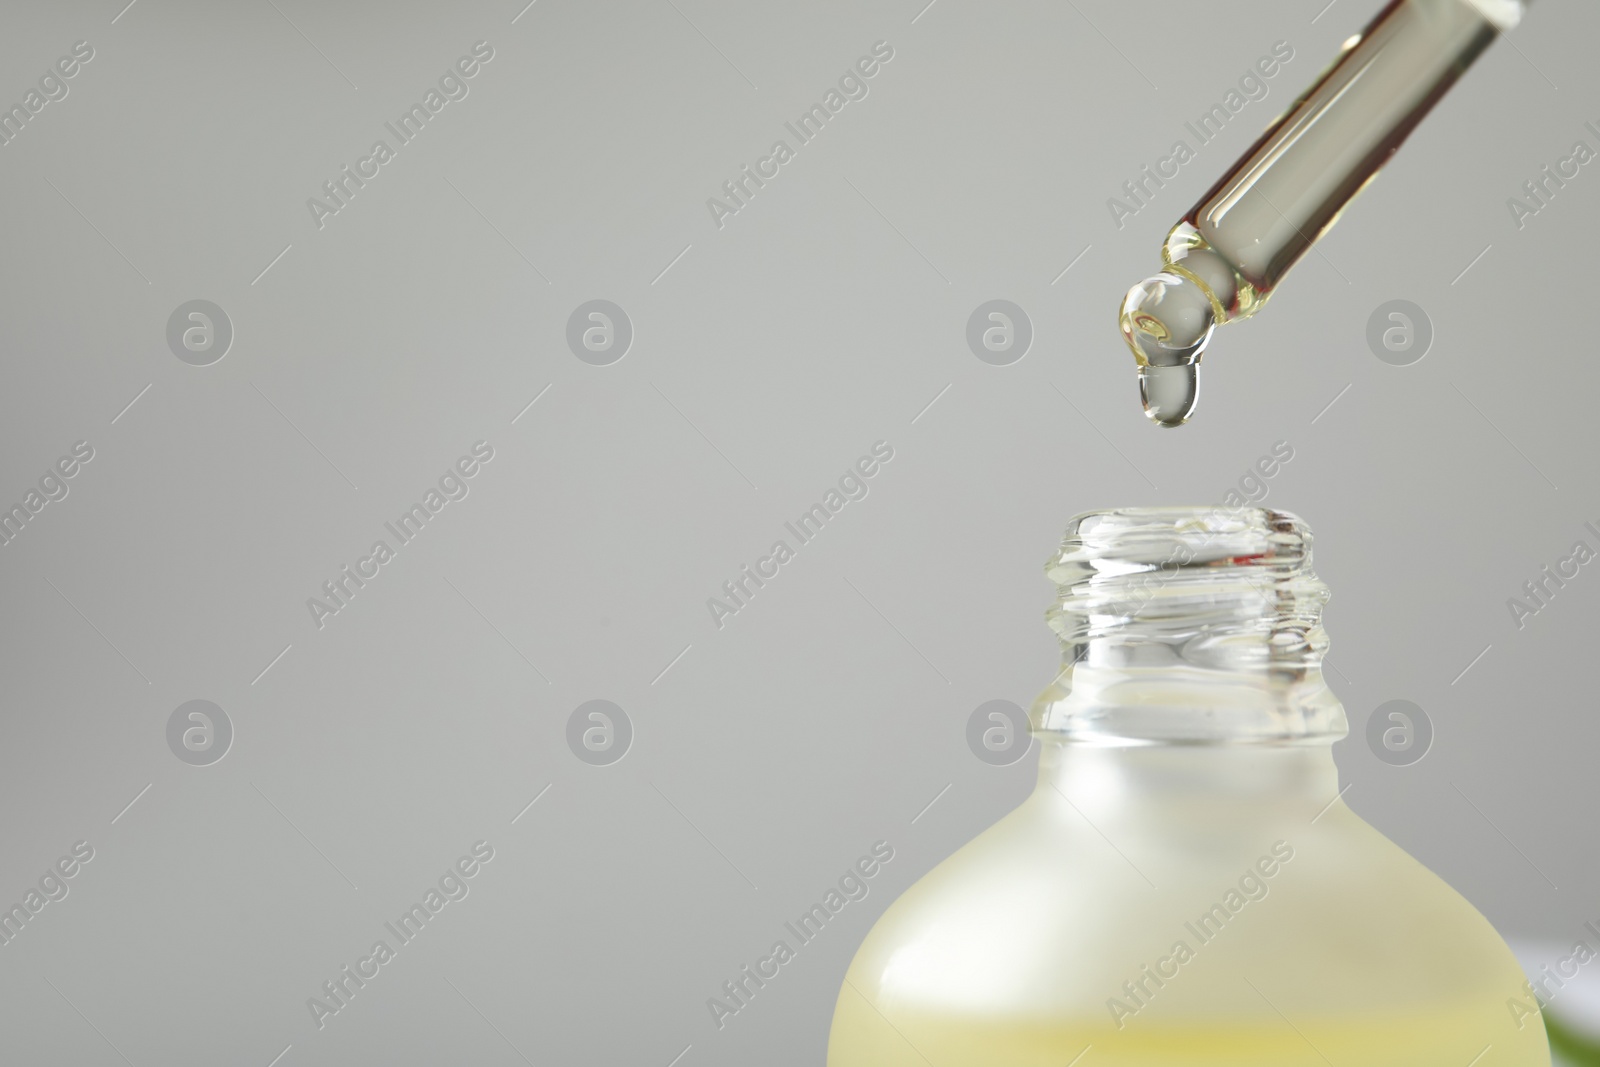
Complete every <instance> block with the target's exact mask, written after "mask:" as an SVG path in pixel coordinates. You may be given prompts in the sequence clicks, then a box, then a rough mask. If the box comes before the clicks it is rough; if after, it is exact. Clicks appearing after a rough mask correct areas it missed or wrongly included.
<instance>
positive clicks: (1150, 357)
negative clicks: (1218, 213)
mask: <svg viewBox="0 0 1600 1067" xmlns="http://www.w3.org/2000/svg"><path fill="white" fill-rule="evenodd" d="M1120 321H1121V325H1122V336H1123V339H1124V340H1126V341H1127V342H1128V347H1129V348H1130V349H1131V350H1132V351H1133V355H1134V358H1135V359H1136V360H1138V362H1139V397H1140V399H1141V400H1143V401H1144V413H1145V415H1147V416H1148V417H1149V418H1150V420H1151V421H1152V422H1155V423H1157V424H1159V425H1161V426H1182V425H1183V424H1184V423H1185V422H1187V421H1189V416H1190V415H1192V414H1194V408H1195V402H1196V401H1197V400H1198V399H1199V395H1200V367H1199V364H1200V357H1201V356H1203V355H1205V351H1206V345H1207V343H1209V342H1210V340H1211V335H1212V333H1213V332H1214V331H1215V330H1216V328H1217V317H1216V310H1215V306H1214V305H1213V303H1212V300H1211V295H1210V294H1209V293H1207V292H1206V291H1205V289H1204V288H1202V287H1201V286H1200V285H1198V284H1196V282H1195V281H1194V279H1192V278H1190V277H1188V276H1187V275H1183V274H1179V273H1177V272H1176V271H1162V272H1161V273H1160V274H1157V275H1156V276H1155V277H1153V278H1146V279H1145V280H1144V281H1142V282H1140V283H1139V284H1138V285H1136V286H1134V287H1133V288H1132V289H1130V290H1128V295H1127V298H1126V299H1124V300H1123V302H1122V314H1121V316H1120Z"/></svg>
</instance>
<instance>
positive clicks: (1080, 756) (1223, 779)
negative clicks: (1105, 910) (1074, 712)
mask: <svg viewBox="0 0 1600 1067" xmlns="http://www.w3.org/2000/svg"><path fill="white" fill-rule="evenodd" d="M1039 741H1040V755H1039V778H1038V786H1037V792H1038V793H1040V794H1041V795H1043V798H1044V800H1045V801H1046V802H1049V803H1052V804H1054V803H1057V798H1058V797H1059V798H1064V799H1066V800H1067V801H1069V802H1071V803H1072V804H1073V805H1074V806H1076V807H1077V808H1078V809H1079V811H1080V812H1081V813H1082V814H1084V815H1086V816H1088V817H1089V818H1090V819H1091V820H1092V821H1093V822H1094V823H1095V824H1096V825H1099V826H1101V828H1102V829H1104V830H1106V832H1110V826H1109V825H1108V823H1109V822H1113V821H1128V822H1130V823H1138V822H1140V821H1141V820H1142V819H1143V818H1144V816H1145V814H1147V813H1149V812H1159V813H1161V817H1162V819H1163V820H1168V819H1174V818H1176V819H1177V820H1179V821H1180V822H1181V821H1182V820H1184V819H1187V818H1192V819H1194V820H1195V821H1196V822H1197V823H1198V824H1210V825H1212V826H1233V827H1237V826H1240V825H1248V824H1253V823H1257V822H1270V823H1273V824H1275V825H1276V824H1282V825H1286V826H1308V825H1310V824H1311V823H1312V822H1313V821H1314V820H1316V819H1318V818H1319V817H1320V816H1321V815H1322V814H1323V813H1324V812H1325V811H1326V809H1327V808H1328V807H1329V806H1330V804H1331V803H1332V801H1333V800H1334V798H1335V797H1336V796H1338V793H1339V772H1338V768H1337V767H1336V766H1335V765H1334V761H1333V750H1332V748H1331V747H1330V746H1264V745H1253V746H1243V745H1241V746H1227V745H1215V746H1192V745H1190V746H1175V745H1147V746H1141V747H1126V746H1124V747H1108V746H1102V745H1089V744H1082V743H1079V742H1075V741H1072V740H1069V739H1066V738H1062V737H1060V736H1056V735H1048V734H1047V735H1041V736H1040V738H1039ZM1263 832H1265V831H1263Z"/></svg>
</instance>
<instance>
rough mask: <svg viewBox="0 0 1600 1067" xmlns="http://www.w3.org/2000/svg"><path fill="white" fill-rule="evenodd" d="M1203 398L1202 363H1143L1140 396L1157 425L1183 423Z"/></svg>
mask: <svg viewBox="0 0 1600 1067" xmlns="http://www.w3.org/2000/svg"><path fill="white" fill-rule="evenodd" d="M1199 398H1200V367H1199V365H1198V364H1194V363H1184V364H1180V365H1178V366H1176V367H1140V368H1139V399H1140V400H1141V401H1142V402H1143V403H1144V413H1145V417H1146V418H1148V419H1149V420H1150V421H1151V422H1153V423H1155V424H1156V425H1158V426H1167V427H1172V426H1182V425H1183V424H1184V423H1186V422H1188V421H1189V416H1190V415H1193V414H1194V408H1195V402H1196V401H1197V400H1199Z"/></svg>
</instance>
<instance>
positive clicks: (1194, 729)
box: [1033, 507, 1347, 744]
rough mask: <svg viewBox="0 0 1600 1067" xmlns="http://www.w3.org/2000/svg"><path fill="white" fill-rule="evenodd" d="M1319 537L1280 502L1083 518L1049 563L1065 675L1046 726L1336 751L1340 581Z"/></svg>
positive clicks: (1340, 726) (1038, 712) (1097, 734)
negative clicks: (1321, 559)
mask: <svg viewBox="0 0 1600 1067" xmlns="http://www.w3.org/2000/svg"><path fill="white" fill-rule="evenodd" d="M1311 541H1312V537H1311V530H1310V528H1309V527H1308V526H1307V525H1306V524H1305V522H1304V521H1302V520H1301V519H1300V518H1298V517H1297V516H1295V515H1292V514H1290V513H1288V512H1284V511H1274V510H1270V509H1267V508H1228V507H1174V508H1127V509H1119V510H1115V511H1099V512H1089V513H1086V514H1083V515H1079V516H1077V517H1076V518H1074V519H1073V520H1072V521H1071V523H1069V524H1068V527H1067V531H1066V535H1065V537H1064V538H1063V539H1062V542H1061V547H1060V549H1059V550H1058V551H1057V552H1056V553H1055V555H1053V556H1052V557H1051V558H1050V560H1049V563H1048V564H1047V566H1046V574H1047V575H1048V576H1049V577H1050V579H1051V580H1052V581H1053V582H1055V583H1056V588H1057V597H1056V601H1055V604H1054V606H1053V607H1052V608H1051V609H1050V611H1049V613H1048V615H1047V619H1048V621H1049V624H1050V628H1051V629H1052V630H1054V631H1055V632H1056V634H1057V636H1058V637H1059V638H1060V639H1061V648H1062V671H1061V674H1060V675H1059V676H1058V677H1057V680H1056V681H1055V682H1054V683H1052V684H1051V686H1050V687H1049V688H1047V689H1046V690H1045V692H1044V693H1043V694H1041V696H1040V698H1039V700H1038V702H1037V703H1036V704H1035V706H1034V718H1033V721H1034V726H1035V729H1036V731H1040V732H1051V733H1057V734H1064V735H1067V736H1069V737H1071V738H1073V739H1076V740H1083V741H1093V742H1098V743H1105V744H1153V743H1208V742H1215V743H1225V742H1246V743H1250V742H1276V743H1316V742H1321V743H1331V742H1332V741H1333V740H1336V739H1337V738H1340V737H1343V736H1344V735H1345V733H1346V732H1347V726H1346V723H1345V717H1344V711H1343V709H1342V708H1341V707H1340V706H1339V703H1338V701H1337V699H1336V698H1335V697H1334V696H1333V694H1332V693H1331V692H1329V690H1328V689H1327V686H1326V684H1325V683H1324V681H1323V678H1322V657H1323V654H1324V653H1325V652H1326V651H1327V647H1328V637H1327V634H1326V632H1325V631H1324V630H1323V629H1322V607H1323V605H1324V604H1326V603H1327V600H1328V587H1327V586H1326V585H1324V584H1323V583H1322V581H1321V580H1320V579H1319V578H1318V577H1317V576H1316V573H1315V572H1314V571H1313V570H1312V567H1311Z"/></svg>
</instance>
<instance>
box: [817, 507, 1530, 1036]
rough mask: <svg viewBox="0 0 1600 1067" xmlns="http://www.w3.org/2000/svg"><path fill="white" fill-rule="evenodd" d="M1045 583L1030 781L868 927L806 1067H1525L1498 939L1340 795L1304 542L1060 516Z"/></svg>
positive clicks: (1235, 528) (1512, 977) (1339, 717)
mask: <svg viewBox="0 0 1600 1067" xmlns="http://www.w3.org/2000/svg"><path fill="white" fill-rule="evenodd" d="M1048 573H1049V575H1050V577H1051V578H1052V579H1053V580H1054V581H1055V582H1056V584H1057V586H1058V587H1059V590H1060V595H1059V597H1058V599H1057V601H1056V604H1055V606H1054V607H1053V608H1052V610H1051V611H1050V613H1049V621H1050V625H1051V627H1052V629H1054V630H1055V631H1056V632H1057V633H1058V634H1059V635H1060V638H1061V643H1062V649H1063V654H1064V658H1063V669H1062V672H1061V674H1060V675H1059V676H1058V677H1057V679H1056V681H1055V682H1054V683H1052V684H1051V685H1050V686H1049V687H1048V688H1047V689H1046V690H1045V691H1044V693H1043V694H1042V695H1041V696H1040V697H1039V699H1038V701H1037V702H1036V703H1035V704H1034V707H1033V711H1032V723H1033V732H1034V735H1035V737H1036V739H1037V741H1038V743H1039V747H1040V759H1039V780H1038V787H1037V788H1036V789H1035V791H1034V792H1033V794H1032V795H1031V796H1030V797H1029V799H1028V800H1027V801H1025V802H1024V803H1023V804H1022V805H1021V806H1020V807H1018V808H1017V809H1016V810H1015V811H1013V812H1011V814H1009V815H1007V816H1006V817H1005V818H1004V819H1002V820H1001V821H1000V822H999V823H997V824H996V825H995V826H993V827H991V828H990V829H989V830H986V831H985V832H984V833H983V834H981V835H979V836H978V837H977V838H976V839H975V840H973V841H972V842H970V843H969V844H967V845H966V846H964V847H963V848H961V849H960V850H959V851H957V852H956V853H955V854H954V855H953V856H951V857H950V858H949V859H947V860H945V861H944V862H943V863H942V864H940V865H939V866H938V867H936V868H935V869H934V870H933V871H931V872H929V874H928V875H927V876H926V877H924V878H923V879H921V880H920V881H919V882H918V883H917V884H916V885H914V886H912V888H911V889H910V890H908V891H907V892H906V893H905V894H904V895H903V896H902V897H901V898H900V899H899V900H897V901H896V902H895V903H894V904H893V905H892V906H891V907H890V908H889V910H888V911H887V912H886V913H885V914H884V916H883V917H882V918H881V919H880V920H879V922H878V923H877V925H876V926H875V927H874V928H873V930H872V932H871V933H870V934H869V935H868V937H867V939H866V941H865V943H864V944H863V945H862V947H861V949H860V951H859V952H858V953H857V955H856V958H855V960H854V962H853V963H852V964H851V967H850V970H849V972H848V974H847V976H846V978H845V982H844V985H843V987H842V988H841V990H840V994H839V1000H838V1005H837V1007H836V1010H835V1013H834V1020H833V1031H832V1035H831V1039H830V1042H829V1048H828V1064H829V1067H901V1065H904V1067H929V1065H933V1067H978V1065H982V1067H1135V1065H1138V1067H1155V1065H1157V1064H1159V1065H1161V1067H1180V1065H1181V1067H1199V1065H1208V1067H1211V1065H1214V1067H1224V1065H1226V1067H1269V1065H1270V1067H1299V1065H1302V1064H1303V1065H1306V1067H1328V1065H1335V1067H1345V1065H1349V1067H1402V1065H1403V1067H1468V1065H1469V1064H1472V1065H1479V1067H1547V1065H1548V1064H1549V1062H1550V1059H1549V1052H1548V1050H1547V1047H1546V1042H1545V1036H1544V1030H1543V1027H1542V1026H1541V1025H1539V1019H1538V1017H1537V1016H1536V1015H1534V1016H1528V1015H1524V1016H1522V1018H1521V1025H1520V1026H1519V1024H1518V1022H1517V1019H1516V1017H1515V1016H1514V1014H1513V1013H1512V1012H1511V1011H1509V1010H1508V1007H1507V1004H1508V999H1509V998H1518V999H1524V996H1523V991H1522V985H1523V982H1524V977H1523V974H1522V971H1521V969H1520V968H1519V967H1518V965H1517V962H1516V960H1515V959H1514V958H1513V957H1512V955H1511V952H1510V951H1509V950H1508V949H1507V948H1506V946H1505V944H1504V943H1503V942H1502V941H1501V939H1500V937H1499V936H1498V935H1497V934H1496V933H1495V931H1494V930H1493V928H1491V927H1490V925H1489V924H1488V922H1487V921H1486V920H1485V919H1484V918H1483V916H1481V915H1480V914H1479V913H1478V912H1477V911H1476V910H1474V909H1473V907H1472V906H1471V905H1470V904H1468V903H1467V902H1466V900H1464V899H1463V898H1462V897H1461V896H1459V895H1458V894H1457V893H1455V892H1454V891H1453V890H1452V889H1451V888H1450V887H1449V886H1447V885H1446V884H1445V883H1444V882H1443V881H1441V880H1440V879H1439V878H1438V877H1437V876H1435V875H1434V874H1433V873H1431V872H1430V871H1428V870H1427V869H1426V868H1425V867H1423V866H1422V865H1421V864H1420V863H1418V862H1417V861H1416V860H1414V859H1412V858H1411V857H1410V856H1408V855H1406V854H1405V853H1404V852H1402V851H1401V850H1400V849H1399V848H1398V847H1396V846H1395V845H1394V844H1392V843H1391V842H1390V841H1388V840H1387V839H1386V838H1384V837H1383V836H1382V835H1381V834H1379V833H1378V832H1377V831H1376V830H1374V829H1373V828H1372V827H1371V826H1369V825H1368V824H1367V823H1365V822H1363V821H1362V820H1361V819H1360V818H1359V817H1357V816H1356V815H1355V814H1354V813H1353V812H1352V811H1351V810H1350V809H1349V808H1348V807H1346V806H1345V804H1344V803H1343V801H1342V800H1341V799H1339V784H1338V774H1337V771H1336V769H1335V767H1334V763H1333V756H1332V750H1331V746H1332V744H1333V742H1335V741H1337V740H1339V739H1340V738H1342V737H1344V735H1345V733H1346V731H1347V726H1346V721H1345V715H1344V710H1343V708H1342V707H1341V706H1340V704H1339V702H1338V700H1337V699H1336V698H1335V697H1334V695H1333V694H1332V693H1331V692H1330V691H1329V690H1328V688H1327V686H1326V685H1325V684H1324V683H1323V679H1322V671H1321V660H1322V655H1323V653H1324V651H1325V650H1326V648H1327V637H1326V635H1325V633H1324V631H1323V629H1322V626H1321V622H1320V617H1321V612H1322V606H1323V604H1324V603H1325V602H1326V600H1327V596H1328V593H1327V587H1326V586H1324V585H1323V584H1322V582H1320V581H1319V580H1318V579H1317V577H1316V575H1315V574H1314V573H1313V572H1312V570H1311V534H1310V531H1309V530H1308V529H1307V528H1306V526H1305V524H1304V523H1302V522H1301V521H1300V520H1299V519H1298V518H1296V517H1294V516H1293V515H1289V514H1286V513H1283V512H1277V511H1269V510H1264V509H1259V508H1242V509H1241V508H1226V509H1223V508H1216V509H1205V508H1161V509H1131V510H1124V511H1111V512H1101V513H1094V514H1088V515H1082V516H1079V517H1078V518H1077V519H1074V520H1073V522H1072V524H1071V526H1070V527H1069V528H1068V530H1067V534H1066V537H1065V539H1064V541H1063V543H1062V547H1061V550H1060V551H1059V552H1058V553H1057V554H1056V555H1055V556H1054V557H1053V558H1052V559H1051V561H1050V564H1049V567H1048ZM1079 1057H1081V1059H1080V1058H1079Z"/></svg>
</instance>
